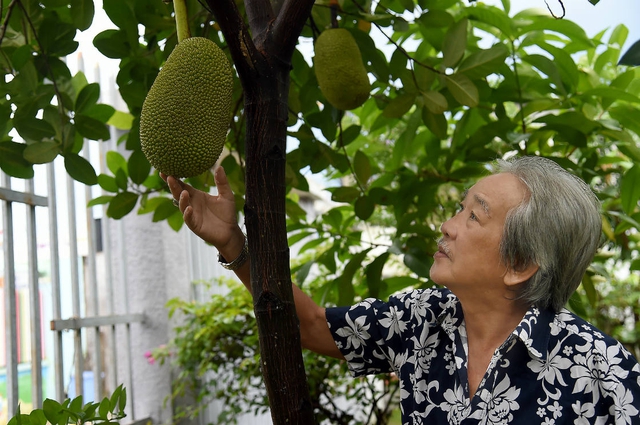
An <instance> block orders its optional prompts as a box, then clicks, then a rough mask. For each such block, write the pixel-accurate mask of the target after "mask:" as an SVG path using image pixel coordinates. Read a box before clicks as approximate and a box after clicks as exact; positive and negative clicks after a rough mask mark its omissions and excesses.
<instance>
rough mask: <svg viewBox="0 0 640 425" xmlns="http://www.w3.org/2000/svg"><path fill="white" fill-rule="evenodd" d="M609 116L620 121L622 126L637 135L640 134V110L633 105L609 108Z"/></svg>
mask: <svg viewBox="0 0 640 425" xmlns="http://www.w3.org/2000/svg"><path fill="white" fill-rule="evenodd" d="M609 114H610V115H611V117H612V118H613V119H615V120H616V121H618V122H619V123H620V125H621V126H622V127H623V128H625V129H629V130H631V131H633V132H634V133H636V134H640V120H639V119H638V117H639V116H640V108H636V107H634V106H632V105H616V106H613V107H611V108H609Z"/></svg>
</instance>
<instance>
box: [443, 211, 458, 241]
mask: <svg viewBox="0 0 640 425" xmlns="http://www.w3.org/2000/svg"><path fill="white" fill-rule="evenodd" d="M454 218H455V216H454V217H451V218H450V219H449V220H447V221H445V222H444V223H442V225H441V226H440V231H441V232H442V235H443V236H444V237H446V238H453V237H455V226H454V224H453V219H454Z"/></svg>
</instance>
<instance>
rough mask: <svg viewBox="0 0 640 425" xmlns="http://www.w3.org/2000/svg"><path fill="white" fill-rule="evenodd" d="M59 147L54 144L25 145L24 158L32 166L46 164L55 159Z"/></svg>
mask: <svg viewBox="0 0 640 425" xmlns="http://www.w3.org/2000/svg"><path fill="white" fill-rule="evenodd" d="M59 153H60V145H59V144H58V143H55V142H38V143H32V144H30V145H27V147H26V149H25V150H24V158H25V159H26V160H27V161H29V162H31V163H32V164H46V163H48V162H51V161H53V160H54V159H56V157H57V156H58V154H59Z"/></svg>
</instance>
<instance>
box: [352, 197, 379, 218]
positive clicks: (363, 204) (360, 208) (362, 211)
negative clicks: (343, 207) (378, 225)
mask: <svg viewBox="0 0 640 425" xmlns="http://www.w3.org/2000/svg"><path fill="white" fill-rule="evenodd" d="M375 207H376V205H375V204H374V203H373V201H372V200H371V198H370V197H369V196H367V195H362V196H360V197H359V198H358V199H356V202H355V203H354V205H353V210H354V212H355V213H356V216H357V217H358V218H359V219H361V220H368V219H369V217H371V215H372V214H373V211H374V210H375Z"/></svg>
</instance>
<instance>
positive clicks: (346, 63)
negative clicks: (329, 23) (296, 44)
mask: <svg viewBox="0 0 640 425" xmlns="http://www.w3.org/2000/svg"><path fill="white" fill-rule="evenodd" d="M314 50H315V56H314V58H313V62H314V65H315V71H316V78H317V79H318V86H319V87H320V91H321V92H322V94H323V95H324V97H325V98H326V99H327V101H328V102H329V103H330V104H332V105H333V106H335V107H336V108H338V109H342V110H349V109H355V108H357V107H358V106H360V105H362V104H363V103H364V102H365V100H367V99H368V98H369V92H370V91H371V84H370V83H369V77H368V76H367V70H366V69H365V67H364V64H363V63H362V55H361V54H360V49H359V48H358V45H357V44H356V40H355V39H354V38H353V36H352V35H351V33H350V32H349V31H348V30H346V29H344V28H331V29H328V30H325V31H323V32H322V33H321V34H320V35H319V36H318V39H317V40H316V43H315V47H314Z"/></svg>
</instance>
